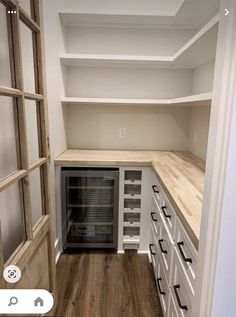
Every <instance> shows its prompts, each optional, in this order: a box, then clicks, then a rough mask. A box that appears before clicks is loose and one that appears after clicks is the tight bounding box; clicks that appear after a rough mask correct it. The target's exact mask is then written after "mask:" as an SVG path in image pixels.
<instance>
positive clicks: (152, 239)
mask: <svg viewBox="0 0 236 317" xmlns="http://www.w3.org/2000/svg"><path fill="white" fill-rule="evenodd" d="M149 252H150V258H151V261H152V266H153V271H154V274H155V278H156V274H157V245H156V239H155V236H154V232H153V228H152V226H151V230H150V242H149Z"/></svg>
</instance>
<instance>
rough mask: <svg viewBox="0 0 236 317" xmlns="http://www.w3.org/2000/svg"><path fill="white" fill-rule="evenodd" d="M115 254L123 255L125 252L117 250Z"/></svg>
mask: <svg viewBox="0 0 236 317" xmlns="http://www.w3.org/2000/svg"><path fill="white" fill-rule="evenodd" d="M117 253H118V254H124V253H125V250H117Z"/></svg>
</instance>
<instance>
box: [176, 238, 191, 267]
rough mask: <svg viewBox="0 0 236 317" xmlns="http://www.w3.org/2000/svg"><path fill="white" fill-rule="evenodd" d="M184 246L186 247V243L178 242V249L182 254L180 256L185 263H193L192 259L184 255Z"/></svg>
mask: <svg viewBox="0 0 236 317" xmlns="http://www.w3.org/2000/svg"><path fill="white" fill-rule="evenodd" d="M183 245H184V241H181V242H177V247H178V249H179V252H180V254H181V256H182V259H183V260H184V261H185V262H190V263H193V261H192V259H191V258H187V257H186V255H185V254H184V250H183Z"/></svg>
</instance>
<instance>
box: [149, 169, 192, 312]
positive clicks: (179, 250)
mask: <svg viewBox="0 0 236 317" xmlns="http://www.w3.org/2000/svg"><path fill="white" fill-rule="evenodd" d="M151 206H152V207H151V212H150V219H151V230H150V232H151V234H150V237H151V238H150V253H151V251H152V252H153V253H154V252H155V255H151V256H150V257H151V261H152V264H153V269H154V273H155V279H156V285H157V290H158V293H159V296H160V301H161V305H162V310H163V314H164V316H168V317H183V316H188V317H190V316H191V314H192V300H193V296H194V288H195V273H196V265H197V251H196V250H195V248H194V246H193V244H192V242H191V240H190V239H189V237H188V235H187V233H186V231H185V229H184V228H183V226H182V224H181V222H180V220H179V219H178V217H177V216H176V213H175V211H174V209H173V207H172V205H171V203H170V202H169V200H168V198H167V196H166V194H165V192H164V191H163V189H162V187H161V185H160V183H159V182H158V180H157V178H156V177H155V175H153V184H152V205H151Z"/></svg>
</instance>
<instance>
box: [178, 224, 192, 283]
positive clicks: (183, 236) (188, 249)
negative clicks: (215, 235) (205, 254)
mask: <svg viewBox="0 0 236 317" xmlns="http://www.w3.org/2000/svg"><path fill="white" fill-rule="evenodd" d="M175 241H176V250H177V252H178V254H179V258H180V261H181V264H182V265H183V267H184V269H185V271H186V274H187V276H188V278H189V281H190V283H191V285H192V287H193V289H194V288H195V279H196V268H197V258H198V254H197V251H196V249H195V248H194V246H193V244H192V242H191V240H190V239H189V237H188V235H187V233H186V232H185V230H184V228H183V226H182V224H181V223H180V221H179V220H177V223H176V234H175Z"/></svg>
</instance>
